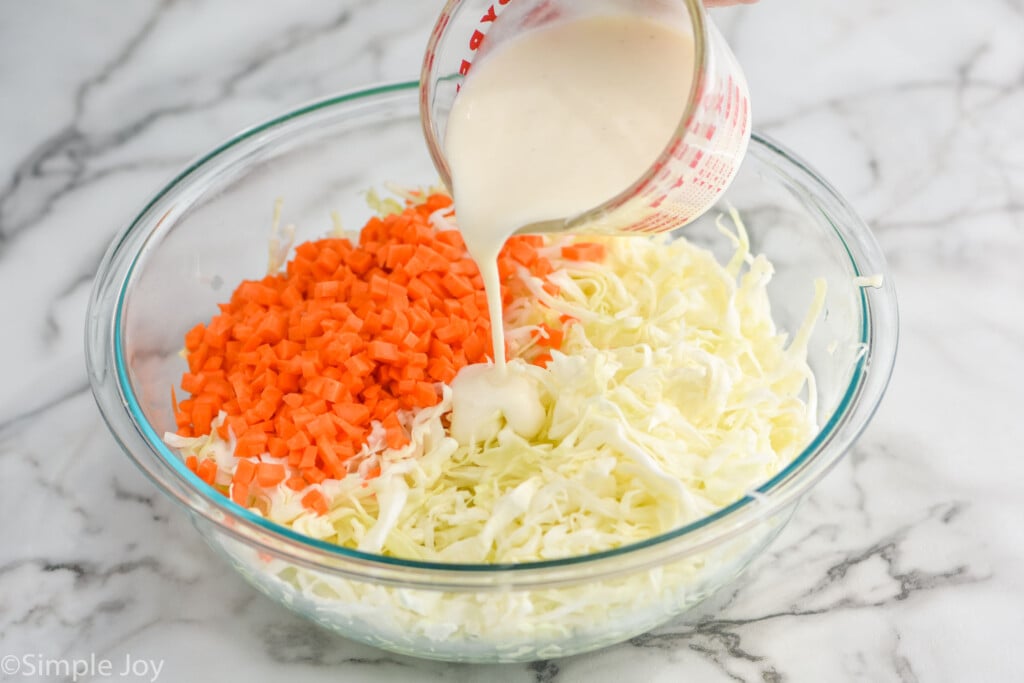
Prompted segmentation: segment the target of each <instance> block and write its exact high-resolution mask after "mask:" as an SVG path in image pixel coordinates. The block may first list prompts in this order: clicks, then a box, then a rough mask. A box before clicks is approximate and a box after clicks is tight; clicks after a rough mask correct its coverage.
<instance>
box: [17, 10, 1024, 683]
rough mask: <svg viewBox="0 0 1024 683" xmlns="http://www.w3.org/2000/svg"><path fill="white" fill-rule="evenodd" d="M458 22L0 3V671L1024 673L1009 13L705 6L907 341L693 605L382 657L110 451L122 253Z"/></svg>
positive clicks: (1017, 37)
mask: <svg viewBox="0 0 1024 683" xmlns="http://www.w3.org/2000/svg"><path fill="white" fill-rule="evenodd" d="M439 5H440V2H439V1H438V0H387V1H386V2H381V1H377V2H373V1H371V0H362V1H353V0H338V1H336V2H333V3H328V2H319V1H316V0H307V1H304V2H290V3H287V4H285V3H278V2H271V1H270V0H260V1H258V2H247V3H235V2H228V1H227V0H190V1H185V0H178V1H164V2H155V1H153V0H110V1H108V2H104V3H80V2H78V3H76V2H69V1H67V0H63V1H61V0H33V2H20V3H13V2H12V3H5V4H3V6H2V7H0V27H2V34H3V36H4V39H3V40H2V41H0V84H2V88H0V92H2V93H3V95H2V100H3V103H4V106H3V107H0V124H2V125H0V291H2V292H3V294H2V295H0V319H2V320H4V321H6V324H5V326H4V328H3V334H2V335H0V350H2V353H0V368H2V371H3V377H4V382H3V384H2V389H0V480H2V481H3V482H4V483H5V484H6V485H7V486H8V488H7V491H6V493H5V495H3V496H2V497H0V513H2V519H3V520H4V521H5V523H4V525H3V530H2V531H0V656H3V655H6V654H12V653H13V654H16V655H19V656H20V655H24V654H27V653H37V652H38V653H41V654H42V655H45V656H51V657H76V656H83V655H85V656H87V655H88V654H89V653H98V654H99V655H100V656H104V657H109V658H110V659H112V660H114V661H115V662H120V661H123V660H124V658H125V657H126V656H130V657H134V658H137V659H141V658H157V659H162V660H164V661H165V663H166V664H165V668H164V670H163V672H162V676H161V678H160V680H168V681H188V680H213V677H215V676H216V677H217V678H218V679H222V680H240V679H243V678H244V679H245V680H248V681H263V680H266V681H273V680H282V679H285V678H287V679H289V680H302V681H306V680H308V681H318V680H324V681H327V680H331V681H338V680H344V681H391V680H394V681H399V680H402V681H406V680H410V681H411V680H440V681H476V680H494V681H618V680H631V681H678V680H691V681H719V680H721V681H728V680H736V681H872V682H874V681H878V682H886V681H903V682H910V681H953V682H965V681H986V682H987V681H1015V680H1022V679H1024V673H1022V672H1021V665H1020V664H1019V663H1018V662H1017V660H1016V655H1017V654H1018V643H1017V641H1018V640H1019V637H1018V634H1019V633H1020V632H1021V629H1022V627H1024V610H1022V609H1021V606H1022V605H1024V525H1021V524H1020V523H1019V522H1020V520H1021V519H1022V518H1024V502H1022V498H1024V497H1022V495H1021V491H1022V487H1024V464H1022V460H1021V458H1020V452H1021V447H1020V444H1021V443H1022V442H1024V421H1022V420H1021V418H1020V414H1021V409H1022V408H1024V390H1022V388H1021V385H1022V382H1021V379H1022V378H1024V353H1022V352H1021V349H1022V347H1024V316H1022V315H1021V314H1022V313H1024V294H1022V293H1024V268H1021V262H1022V261H1024V38H1022V37H1024V4H1022V3H1021V2H1019V1H1018V0H978V1H977V2H970V3H954V2H929V1H928V0H907V1H906V2H899V3H892V2H886V1H885V0H862V1H858V2H845V3H844V2H839V1H838V0H826V1H825V2H812V1H811V0H791V1H787V2H783V1H782V0H762V2H761V3H760V4H759V5H757V6H753V7H745V8H740V9H727V10H720V11H716V14H715V16H716V18H717V20H718V21H719V23H720V25H721V27H722V28H723V31H724V32H725V34H726V35H727V37H728V38H729V40H730V42H731V43H732V45H733V46H734V48H735V50H736V52H737V54H738V56H739V58H740V60H741V62H742V63H743V65H744V67H745V70H746V73H747V76H748V79H749V80H750V84H751V92H752V97H753V102H754V106H755V121H756V126H757V127H758V128H759V129H760V130H762V131H764V132H767V133H769V134H771V135H773V136H775V137H777V138H778V139H779V140H781V141H782V142H784V143H785V144H787V145H788V146H790V147H792V148H793V149H795V150H796V151H797V152H798V153H800V154H802V155H803V156H804V157H805V158H806V159H807V161H808V162H809V163H810V164H812V165H813V166H814V167H815V168H816V169H818V170H820V171H821V172H822V173H823V174H824V175H825V176H826V177H828V178H829V179H831V180H832V182H833V183H834V184H835V185H836V186H837V187H838V188H839V190H840V191H841V192H843V193H844V194H845V195H846V196H847V197H848V198H849V199H850V200H851V201H852V203H853V204H854V205H855V206H856V207H857V208H858V210H859V211H860V212H861V213H862V214H863V215H864V216H865V218H867V219H868V220H869V222H870V223H871V224H872V225H873V226H874V227H875V228H876V231H877V234H878V237H879V239H880V241H881V243H882V245H883V247H884V249H885V250H886V252H887V255H888V258H889V259H890V263H891V265H892V267H893V276H894V278H895V279H896V282H897V286H898V288H899V293H900V298H901V313H902V319H903V320H902V322H903V337H902V348H901V356H900V360H899V363H898V365H897V369H896V373H895V376H894V379H893V384H892V387H891V389H890V393H889V396H888V397H887V399H886V401H885V402H884V404H883V406H882V408H881V410H880V412H879V414H878V416H877V418H876V419H875V421H874V422H873V423H872V425H871V427H870V428H869V429H868V431H867V432H866V433H865V435H864V437H863V438H862V439H861V441H860V442H859V444H858V446H857V447H856V449H855V450H854V451H853V452H852V453H851V454H850V456H849V457H848V458H847V459H846V460H845V461H844V462H843V463H842V464H841V465H840V466H839V467H838V468H837V469H836V471H834V472H833V473H832V474H830V475H829V477H828V478H827V479H826V480H825V481H824V482H823V483H822V484H821V485H820V487H819V488H817V489H816V490H815V493H814V495H813V496H812V497H811V498H810V499H809V500H808V501H807V502H806V503H805V504H804V505H803V506H802V508H801V509H800V510H799V511H798V513H797V515H796V518H795V519H794V522H793V523H792V524H791V525H790V527H789V528H787V530H786V531H785V532H784V534H783V535H782V536H781V537H780V538H779V539H778V541H776V543H775V544H774V545H773V546H772V548H771V549H770V550H769V551H768V552H767V553H766V554H765V556H763V557H762V558H761V559H760V560H759V561H758V562H757V563H756V565H755V566H754V567H753V569H752V570H751V571H750V572H749V573H748V574H747V575H745V576H744V577H743V578H742V579H741V580H740V581H738V582H737V583H736V584H735V585H733V586H732V587H731V588H730V589H729V590H728V591H727V592H726V593H724V594H721V595H718V596H716V597H715V598H714V599H713V601H712V602H711V603H710V604H708V605H705V606H703V607H702V608H701V609H700V612H699V613H698V614H694V615H690V616H689V617H688V618H687V619H686V620H684V621H681V622H679V623H676V624H669V625H667V626H665V627H663V628H661V629H659V630H657V631H655V632H653V633H650V634H646V635H644V636H641V637H638V638H634V639H633V640H632V641H630V642H628V643H625V644H622V645H620V646H618V647H613V648H610V649H608V650H604V651H601V652H598V653H594V654H592V655H587V656H582V657H576V658H570V659H566V660H558V661H550V662H537V663H534V664H531V665H524V666H505V667H468V666H449V665H444V664H438V663H429V662H420V661H416V660H412V659H408V658H403V657H398V656H395V655H390V654H387V653H383V652H379V651H376V650H373V649H370V648H367V647H363V646H360V645H355V644H352V643H349V642H347V641H344V640H342V639H339V638H336V637H334V636H332V635H330V634H328V633H326V632H324V631H321V630H320V629H318V628H317V627H315V626H312V625H310V624H307V623H305V622H304V621H302V620H301V619H299V618H298V617H295V616H293V615H291V614H289V613H288V612H286V611H285V610H283V609H282V608H280V607H278V606H276V605H274V604H272V603H270V602H269V601H267V600H266V599H264V598H262V597H260V596H258V595H257V594H255V593H254V592H253V591H252V590H251V589H249V588H248V587H247V586H245V585H244V584H243V583H242V582H241V581H240V580H238V578H237V577H236V576H235V574H234V572H233V571H232V570H230V569H229V568H227V567H226V566H225V565H223V564H221V562H220V561H219V560H218V559H217V558H215V557H214V556H213V555H212V553H211V552H210V551H209V550H207V549H206V547H205V546H204V545H203V544H202V542H201V540H200V539H199V537H198V536H197V535H196V534H195V533H193V531H192V529H191V528H189V525H188V522H187V521H186V520H185V518H184V516H183V515H182V514H180V513H179V512H178V511H176V510H174V509H173V505H172V503H171V502H170V501H168V500H166V499H165V498H164V497H163V496H161V495H160V494H159V493H158V492H157V491H156V490H155V488H154V487H153V486H152V485H150V484H149V482H147V481H146V480H145V479H144V478H143V477H142V476H141V475H140V474H139V473H138V472H137V471H136V470H135V469H134V468H133V467H132V465H131V464H130V462H129V461H128V460H127V458H125V457H123V456H122V455H121V454H120V452H119V451H118V448H117V446H116V444H115V443H114V442H113V440H112V438H111V437H110V436H109V435H108V433H107V431H106V429H105V427H104V425H103V423H102V420H101V419H100V417H99V415H98V413H97V411H96V409H95V407H94V405H93V402H92V399H91V397H90V396H89V393H88V389H87V382H86V379H85V372H84V367H83V352H82V332H81V331H82V326H83V317H84V307H85V303H86V298H87V296H88V292H89V287H90V284H91V279H92V276H93V273H94V272H95V270H96V267H97V265H98V263H99V260H100V258H101V257H102V254H103V252H104V250H105V249H106V247H107V244H108V243H109V241H110V240H111V238H112V237H113V236H114V235H115V233H116V232H117V231H119V230H121V229H122V228H123V227H124V226H125V225H126V223H127V221H128V220H130V219H131V217H132V215H133V213H134V212H135V211H137V210H138V209H139V208H140V207H141V206H142V204H143V203H144V201H145V200H146V199H147V198H148V197H149V196H150V195H151V194H152V193H153V192H154V191H155V190H156V189H157V188H158V187H159V186H160V185H161V183H163V182H165V181H166V180H168V179H169V178H170V177H172V176H173V174H174V172H175V171H176V170H177V169H179V168H181V167H182V166H183V165H184V164H185V163H186V162H187V161H188V160H189V159H191V158H193V157H195V156H196V155H198V154H199V153H201V152H203V151H204V150H206V149H209V148H211V147H212V146H213V145H215V144H216V143H217V142H219V141H220V140H222V139H224V138H225V137H227V136H228V135H230V134H232V133H234V132H235V131H236V130H238V129H240V128H242V127H244V126H247V125H251V124H253V123H257V122H259V121H261V120H263V119H266V118H268V117H269V116H271V115H274V114H277V113H280V112H282V111H285V110H287V109H290V108H293V107H295V106H296V105H298V104H301V103H303V102H305V101H308V100H311V99H314V98H317V97H321V96H323V95H325V94H329V93H332V92H335V91H338V90H343V89H350V88H355V87H358V86H362V85H365V84H368V83H372V82H380V81H384V80H405V79H411V78H415V76H416V74H417V72H418V68H419V58H420V54H421V51H422V49H423V45H424V43H425V39H426V34H427V31H428V30H429V26H430V24H431V22H432V20H433V16H434V14H435V13H436V11H437V10H438V7H439ZM11 680H19V678H18V677H17V676H15V677H12V678H11ZM26 680H27V679H26Z"/></svg>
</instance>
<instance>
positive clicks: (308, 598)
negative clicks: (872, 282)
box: [86, 83, 897, 661]
mask: <svg viewBox="0 0 1024 683" xmlns="http://www.w3.org/2000/svg"><path fill="white" fill-rule="evenodd" d="M388 181H390V182H395V183H399V184H402V185H426V184H431V183H434V182H436V173H435V171H434V168H433V166H432V164H431V161H430V156H429V154H428V153H427V149H426V145H425V143H424V140H423V135H422V131H421V128H420V120H419V118H418V103H417V84H416V83H402V84H396V85H388V86H384V87H379V88H373V89H370V90H363V91H360V92H355V93H351V94H346V95H342V96H339V97H334V98H331V99H328V100H325V101H322V102H318V103H316V104H312V105H310V106H308V107H304V108H302V109H299V110H298V111H295V112H292V113H290V114H286V115H284V116H282V117H280V118H277V119H275V120H273V121H270V122H268V123H265V124H263V125H260V126H257V127H255V128H252V129H250V130H247V131H245V132H243V133H241V134H240V135H238V136H236V137H235V138H233V139H231V140H229V141H228V142H226V143H224V144H223V145H221V146H220V147H218V148H217V149H215V150H214V151H212V152H211V153H210V154H208V155H206V156H204V157H203V158H201V159H199V160H198V161H197V162H196V163H194V164H192V165H191V166H190V167H189V168H188V169H186V170H185V171H184V172H183V173H181V174H180V175H179V176H178V177H177V178H175V179H174V180H173V181H172V182H171V183H170V184H169V185H168V186H167V187H165V188H164V189H162V190H161V191H160V192H159V193H157V195H156V196H155V197H154V198H153V199H152V200H150V202H149V203H148V204H147V205H146V207H145V208H144V209H143V210H142V212H141V213H140V214H139V216H138V217H137V218H136V219H135V220H134V221H133V222H132V224H131V225H130V226H128V228H127V229H126V230H125V231H124V232H123V233H122V234H121V235H120V236H119V237H118V238H117V239H116V240H115V241H114V243H113V245H112V246H111V248H110V251H109V252H108V253H107V255H106V258H105V259H104V261H103V264H102V265H101V267H100V270H99V273H98V275H97V278H96V284H95V288H94V290H93V293H92V299H91V301H90V308H89V314H88V320H87V330H86V347H87V356H88V364H89V376H90V380H91V383H92V389H93V393H94V395H95V398H96V401H97V403H98V404H99V407H100V410H101V411H102V413H103V416H104V418H105V419H106V421H107V424H108V426H109V427H110V430H111V431H112V432H113V434H114V436H115V437H116V439H117V440H118V442H119V444H120V445H121V447H122V448H123V449H124V451H125V452H126V453H127V454H128V455H129V456H130V457H131V458H132V460H134V461H135V463H136V465H138V466H139V467H140V468H141V469H142V471H143V472H145V474H146V475H147V476H148V477H149V478H150V479H151V480H152V481H153V482H154V483H155V484H156V485H157V487H158V488H160V489H161V490H162V491H163V492H164V493H166V494H167V495H169V496H170V497H171V498H173V499H174V500H176V501H178V502H179V503H180V504H181V506H182V509H183V510H184V511H185V512H187V514H188V515H189V516H190V518H191V519H192V522H193V524H194V525H195V527H196V528H197V529H198V530H199V532H200V533H201V534H202V536H203V537H204V538H205V539H206V540H207V542H208V543H209V544H210V546H212V547H213V548H214V549H215V550H217V551H218V553H220V554H221V555H223V556H224V557H225V558H226V559H227V560H228V562H230V564H231V565H232V566H233V567H235V569H237V570H238V572H239V573H240V574H242V576H244V577H245V578H246V579H247V580H249V581H250V582H251V583H252V584H253V585H254V586H256V587H257V588H258V589H259V590H260V591H262V592H263V593H265V594H266V595H268V596H270V597H271V598H273V599H274V600H277V601H278V602H280V603H282V604H284V605H286V606H287V607H289V608H291V609H293V610H295V611H297V612H299V613H301V614H303V615H305V616H307V617H309V618H310V619H312V620H313V621H315V622H317V623H319V624H322V625H323V626H325V627H327V628H329V629H331V630H333V631H336V632H338V633H340V634H342V635H344V636H347V637H349V638H351V639H353V640H357V641H361V642H364V643H369V644H371V645H375V646H378V647H381V648H385V649H388V650H393V651H396V652H401V653H407V654H411V655H417V656H421V657H429V658H435V659H443V660H455V661H523V660H532V659H538V658H550V657H556V656H564V655H569V654H573V653H579V652H584V651H587V650H591V649H594V648H598V647H601V646H605V645H610V644H612V643H615V642H618V641H622V640H625V639H627V638H629V637H631V636H634V635H636V634H639V633H642V632H644V631H646V630H648V629H651V628H653V627H655V626H657V625H658V624H660V623H662V622H664V621H666V620H668V619H670V618H672V617H673V616H675V615H678V614H680V613H681V612H684V611H685V610H687V609H689V608H691V607H693V606H694V605H695V604H697V603H698V602H700V601H701V600H703V599H705V598H706V597H708V596H709V595H711V594H712V593H714V592H715V591H716V590H717V589H719V588H720V587H722V586H723V585H725V584H727V583H728V582H729V581H731V580H732V579H733V578H735V577H736V576H737V575H738V574H739V573H740V572H742V571H743V570H744V569H745V568H746V567H747V566H748V565H749V564H750V562H751V561H752V560H753V559H754V558H755V557H756V556H757V555H758V554H759V553H760V552H762V551H763V550H764V548H765V547H766V546H767V544H768V543H769V542H770V541H771V540H772V539H773V538H774V537H775V536H776V535H777V534H778V533H779V531H780V530H781V529H782V527H783V526H784V525H785V524H786V522H787V521H788V520H789V518H790V517H791V515H792V514H793V511H794V510H795V508H796V507H797V505H798V503H799V502H800V500H801V499H802V498H803V497H804V496H805V495H806V494H807V492H808V491H810V489H811V487H812V486H813V485H814V484H815V483H816V482H817V481H818V480H820V479H821V477H822V476H823V475H824V474H825V473H826V472H827V471H828V470H829V469H830V468H831V467H832V466H833V465H835V464H836V462H837V461H838V460H839V458H840V457H841V456H842V455H843V454H844V453H845V452H846V451H847V450H848V449H849V447H850V445H851V444H852V443H853V441H854V439H855V438H856V437H857V436H858V434H859V433H860V432H861V430H863V429H864V427H865V425H866V424H867V423H868V420H869V419H870V418H871V416H872V414H873V412H874V410H875V408H876V407H877V406H878V403H879V400H880V399H881V397H882V394H883V392H884V390H885V386H886V384H887V382H888V379H889V375H890V372H891V369H892V365H893V362H894V359H895V353H896V339H897V314H896V298H895V292H894V290H893V286H892V283H891V281H890V280H889V278H888V277H887V276H886V277H885V280H884V283H883V284H882V286H881V287H880V288H864V287H862V286H859V284H858V282H857V281H855V278H857V277H859V276H867V275H873V274H876V273H881V274H883V275H885V274H886V273H885V263H884V260H883V257H882V253H881V251H880V250H879V247H878V245H877V244H876V242H875V240H874V239H873V238H872V236H871V234H870V232H869V231H868V229H867V228H866V226H865V225H864V223H863V222H861V220H860V219H858V218H857V217H856V216H855V215H854V213H853V212H852V211H851V210H850V207H849V206H848V205H847V204H846V202H844V201H843V200H842V199H841V198H840V197H839V196H838V195H837V194H836V192H835V191H834V190H833V189H832V188H831V187H829V185H828V184H827V183H826V182H825V181H823V180H822V179H821V178H819V177H818V176H817V175H815V174H814V173H813V172H812V171H810V170H809V169H808V168H807V167H806V166H805V165H804V164H803V163H802V162H800V161H799V160H797V159H796V158H795V157H794V156H793V155H792V154H790V153H788V152H786V151H785V150H784V149H782V148H781V147H779V146H778V145H776V144H775V143H773V142H771V141H770V140H767V139H765V138H763V137H755V139H754V140H753V142H752V144H751V147H750V152H749V154H748V156H747V158H746V160H745V161H744V163H743V167H742V169H741V171H740V174H739V176H738V178H737V179H736V181H735V182H734V183H733V185H732V186H731V188H730V189H729V191H728V193H727V194H726V196H725V198H724V200H723V207H724V206H725V205H728V206H732V207H735V208H736V209H737V210H738V211H739V212H740V214H741V215H742V217H743V219H744V221H745V223H746V226H747V229H748V231H749V233H750V238H751V242H752V248H753V251H754V252H755V253H758V252H759V253H763V254H766V255H767V256H768V257H769V258H770V259H771V261H772V262H773V263H774V264H775V268H776V271H777V272H776V276H775V278H774V280H773V281H772V283H771V285H770V288H769V294H770V298H771V303H772V306H773V309H774V317H775V319H776V321H777V323H778V325H779V327H780V328H781V329H788V330H795V329H796V327H797V326H798V325H799V322H800V320H801V319H802V318H803V316H804V314H805V313H806V311H807V309H808V307H809V305H810V302H811V299H812V292H813V287H812V281H813V280H814V278H817V277H824V278H826V279H827V281H828V299H827V302H826V310H825V314H824V316H823V318H822V319H821V320H820V321H819V323H818V325H817V327H816V329H815V332H814V335H813V337H812V338H811V342H810V364H811V366H812V367H813V369H814V371H815V372H816V375H817V387H816V393H817V399H818V410H819V424H820V425H822V427H821V431H820V433H819V434H818V435H817V436H816V437H815V439H814V440H813V441H812V442H811V443H810V444H808V446H807V448H806V449H805V450H804V451H803V452H802V453H801V454H800V455H799V456H798V457H797V458H796V459H795V460H794V461H793V462H792V463H791V464H790V465H789V466H788V467H786V468H785V469H784V470H783V471H782V472H780V473H779V474H778V475H777V476H775V477H773V478H772V479H771V480H770V481H768V482H765V483H764V485H763V486H761V487H760V488H759V489H758V490H757V491H756V492H753V493H752V494H751V495H750V496H748V497H745V498H743V499H742V500H739V501H737V502H735V503H734V504H732V505H730V506H728V507H726V508H724V509H722V510H720V511H719V512H717V513H715V514H713V515H710V516H708V517H706V518H704V519H701V520H699V521H696V522H694V523H692V524H689V525H687V526H685V527H683V528H679V529H676V530H674V531H672V532H670V533H666V534H664V535H661V536H658V537H655V538H651V539H649V540H647V541H644V542H642V543H637V544H634V545H630V546H626V547H622V548H618V549H615V550H611V551H608V552H603V553H599V554H595V555H588V556H585V557H572V558H567V559H562V560H556V561H545V562H536V563H529V564H515V565H454V564H434V563H429V562H415V561H407V560H401V559H395V558H391V557H383V556H379V555H372V554H366V553H361V552H357V551H354V550H348V549H345V548H340V547H337V546H334V545H331V544H329V543H324V542H320V541H316V540H313V539H310V538H308V537H305V536H302V535H299V534H297V533H295V532H293V531H291V530H290V529H288V528H285V527H282V526H278V525H276V524H273V523H270V522H268V521H267V520H265V519H263V518H261V517H259V516H258V515H255V514H253V513H251V512H249V511H248V510H245V509H243V508H241V507H238V506H236V505H235V504H233V503H232V502H231V501H230V500H228V499H227V498H226V497H224V496H222V495H221V494H219V493H218V492H216V491H215V490H214V489H213V488H211V487H209V486H207V485H206V484H204V483H203V482H202V481H200V480H199V479H198V478H196V477H195V476H194V475H193V474H192V473H191V472H190V471H189V470H188V469H187V468H186V467H185V466H184V464H183V463H182V462H181V460H180V459H179V458H178V456H177V455H176V454H175V453H174V452H173V451H172V450H171V449H169V448H168V447H167V446H166V445H164V444H163V442H162V441H161V435H162V434H163V433H164V432H165V431H166V430H174V428H175V424H174V417H173V415H172V411H171V406H170V387H171V386H172V385H175V384H176V383H177V382H178V381H179V379H180V376H181V373H182V370H183V367H184V363H183V361H182V360H181V358H180V357H179V356H178V351H179V349H180V348H181V346H182V339H183V335H184V333H185V332H186V331H187V330H188V329H189V328H191V327H192V326H193V325H195V323H196V322H198V321H201V320H205V319H208V318H209V317H210V316H211V314H212V313H213V312H215V310H216V304H217V303H218V302H220V301H223V300H225V299H227V298H228V297H229V295H230V291H231V289H232V288H233V286H234V284H235V283H237V282H238V281H240V280H242V279H244V278H250V277H254V276H255V277H258V276H261V275H262V274H263V269H264V266H265V264H266V257H267V237H268V234H269V225H270V221H271V215H272V210H273V205H274V201H275V198H278V197H281V198H283V199H284V202H285V203H284V213H285V216H286V219H287V221H288V222H290V223H295V224H296V225H297V226H298V227H299V230H298V239H299V240H300V241H301V240H304V239H310V238H314V237H318V236H322V235H323V234H325V233H326V232H328V230H329V229H330V220H329V218H328V217H329V215H330V212H331V211H338V212H339V213H340V215H341V216H343V217H344V219H345V221H346V223H347V224H348V225H350V226H355V225H361V224H362V222H363V221H364V220H365V219H366V218H368V217H369V215H370V212H369V209H368V208H367V206H366V203H365V191H366V190H368V189H370V188H379V187H380V186H381V185H382V183H385V182H388ZM684 231H685V234H686V235H687V237H688V238H689V239H691V240H692V241H695V242H697V243H700V244H703V245H705V246H707V247H709V248H711V249H712V250H714V251H715V252H716V254H717V255H718V256H719V257H721V258H723V259H724V258H727V257H728V256H729V255H730V254H731V251H732V247H731V245H729V244H728V242H727V241H726V240H725V239H723V238H722V236H721V235H720V234H719V233H718V232H717V231H716V230H715V227H714V220H713V217H711V216H706V217H704V218H702V219H701V220H699V221H698V222H696V223H694V224H692V225H690V226H688V227H686V228H684Z"/></svg>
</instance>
